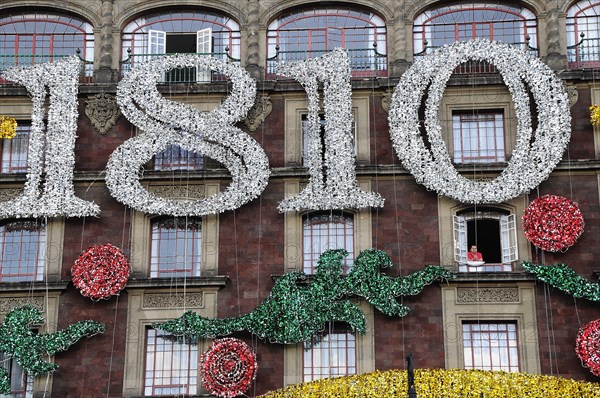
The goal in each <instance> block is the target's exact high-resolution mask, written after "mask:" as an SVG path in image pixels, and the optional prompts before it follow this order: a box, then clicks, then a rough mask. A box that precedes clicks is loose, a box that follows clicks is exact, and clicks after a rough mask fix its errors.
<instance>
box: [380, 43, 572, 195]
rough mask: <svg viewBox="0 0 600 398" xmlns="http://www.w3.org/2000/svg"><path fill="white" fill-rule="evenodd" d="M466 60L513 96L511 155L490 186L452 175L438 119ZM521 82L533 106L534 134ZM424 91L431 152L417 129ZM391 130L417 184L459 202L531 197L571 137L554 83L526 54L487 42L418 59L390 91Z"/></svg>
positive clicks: (561, 92) (565, 104)
mask: <svg viewBox="0 0 600 398" xmlns="http://www.w3.org/2000/svg"><path fill="white" fill-rule="evenodd" d="M469 60H474V61H488V62H489V63H491V64H492V65H494V66H495V67H496V68H497V69H498V71H499V72H500V74H501V75H502V77H503V79H504V82H505V84H506V85H507V86H508V89H509V91H510V93H511V95H512V99H513V102H514V107H515V112H516V115H517V119H518V126H517V142H516V145H515V148H514V150H513V152H512V157H511V159H510V161H509V162H508V166H507V167H506V168H505V169H504V170H503V171H502V173H501V174H500V176H498V177H497V178H495V179H494V180H493V181H490V182H480V181H473V180H469V179H467V178H465V177H463V176H461V175H460V174H459V173H458V171H457V170H456V168H455V167H454V166H453V165H452V162H451V159H450V155H449V153H448V149H447V147H446V144H445V142H444V140H443V139H442V134H441V126H440V125H439V121H438V109H439V106H440V101H441V99H442V95H443V93H444V89H445V88H446V83H447V81H448V79H449V78H450V75H451V74H452V72H453V70H454V69H455V68H456V67H457V66H458V65H460V64H461V63H464V62H467V61H469ZM523 82H525V83H526V84H527V86H528V87H529V89H530V90H531V93H532V94H533V98H534V100H535V102H536V105H537V112H538V127H537V130H536V131H535V134H532V127H531V115H530V111H529V99H528V96H527V92H526V90H525V85H524V84H523ZM426 91H427V94H428V98H427V101H426V108H425V128H426V130H427V137H428V140H429V143H430V144H431V145H430V148H431V151H429V150H427V148H426V147H425V143H424V142H423V138H422V137H421V133H420V131H419V118H418V111H419V107H420V105H421V101H422V98H423V95H424V94H425V92H426ZM389 124H390V135H391V139H392V142H393V144H394V149H395V150H396V154H397V155H398V157H399V158H400V160H401V161H402V164H403V165H404V167H406V169H407V170H408V171H410V172H411V173H412V174H413V175H414V176H415V178H416V181H417V182H418V183H421V184H423V185H425V186H426V187H427V188H428V189H432V190H435V191H436V192H438V194H440V195H445V196H449V197H451V198H453V199H456V200H457V201H459V202H462V203H499V202H505V201H507V200H510V199H512V198H514V197H517V196H519V195H522V194H524V193H527V192H529V190H531V189H533V188H535V187H536V186H538V185H539V184H540V183H541V182H542V181H544V180H545V179H546V178H548V176H549V175H550V173H551V172H552V170H553V169H554V167H555V166H556V164H557V163H558V162H559V161H560V160H561V158H562V155H563V152H564V150H565V148H566V146H567V144H568V142H569V139H570V136H571V114H570V108H569V101H568V97H567V93H566V90H565V88H564V86H563V84H562V82H561V81H560V79H558V78H557V77H556V76H555V75H554V73H553V72H552V70H550V68H548V67H547V66H546V65H544V64H543V63H542V62H541V61H540V60H539V59H537V58H535V57H533V56H531V55H529V54H528V53H527V52H526V51H524V50H520V49H517V48H515V47H512V46H511V45H508V44H502V43H496V42H490V41H489V40H486V39H474V40H471V41H469V42H459V43H454V44H452V45H449V46H444V47H442V48H441V49H439V50H437V51H435V52H434V53H431V54H427V55H425V56H423V57H419V59H418V60H417V61H416V62H415V63H414V64H413V66H412V67H411V68H410V69H409V70H408V71H407V72H406V73H404V75H403V76H402V78H401V80H400V83H399V84H398V86H397V87H396V89H395V91H394V95H393V97H392V104H391V107H390V114H389ZM532 136H533V138H534V141H533V142H531V139H532Z"/></svg>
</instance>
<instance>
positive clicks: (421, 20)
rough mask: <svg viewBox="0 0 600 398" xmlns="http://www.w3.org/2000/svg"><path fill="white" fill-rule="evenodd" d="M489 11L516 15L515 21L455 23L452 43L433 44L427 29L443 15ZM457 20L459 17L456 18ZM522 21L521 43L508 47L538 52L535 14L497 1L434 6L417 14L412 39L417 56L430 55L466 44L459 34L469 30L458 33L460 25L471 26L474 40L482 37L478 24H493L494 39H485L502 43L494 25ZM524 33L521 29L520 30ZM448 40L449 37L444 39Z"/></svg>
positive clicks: (448, 24) (446, 41)
mask: <svg viewBox="0 0 600 398" xmlns="http://www.w3.org/2000/svg"><path fill="white" fill-rule="evenodd" d="M486 10H490V11H494V12H496V13H498V12H501V13H503V14H504V15H513V16H515V19H513V20H508V21H496V22H490V21H489V20H488V19H486V18H483V19H481V20H475V21H471V22H468V21H462V22H454V23H453V24H454V25H455V26H454V29H453V32H454V34H453V36H454V37H453V38H454V40H453V41H448V40H444V42H443V43H434V42H433V35H432V33H431V30H428V29H427V27H428V26H429V27H433V26H436V25H434V24H430V22H431V21H433V20H434V19H436V18H440V17H444V16H448V15H452V14H456V15H458V14H460V13H462V12H472V11H486ZM454 19H455V20H456V18H454ZM519 21H520V22H521V23H522V26H521V28H522V33H521V35H520V40H521V41H520V42H516V43H509V44H522V45H524V46H525V45H526V46H527V48H531V49H537V47H538V43H537V30H538V23H537V18H536V16H535V14H534V13H533V12H532V11H531V10H529V9H528V8H527V7H524V6H521V7H516V6H513V5H510V4H500V3H494V2H485V1H482V2H478V3H455V4H448V5H443V6H440V7H432V8H429V9H428V10H425V11H423V12H421V13H420V14H418V15H417V16H416V17H415V19H414V20H413V29H412V36H413V53H414V54H415V55H420V54H423V53H429V52H431V51H432V50H433V49H435V48H437V47H441V46H442V45H444V44H451V43H453V42H456V41H466V40H464V39H463V40H458V39H461V37H460V32H461V31H463V32H466V31H468V29H465V30H457V28H456V25H461V26H469V25H470V26H471V29H470V30H471V37H469V38H468V39H472V38H475V37H482V36H479V35H478V34H477V32H478V29H477V25H490V29H489V32H491V34H490V36H491V37H487V36H483V37H487V38H488V39H490V40H496V41H503V40H502V39H498V38H497V37H495V36H494V24H500V23H506V22H508V23H511V24H512V23H517V22H519ZM451 25H452V24H451V23H449V22H448V23H445V24H440V25H437V26H451ZM507 30H510V31H514V29H512V27H511V29H507ZM519 30H521V29H519ZM527 37H529V41H528V42H527V41H526V40H527ZM444 38H446V37H444Z"/></svg>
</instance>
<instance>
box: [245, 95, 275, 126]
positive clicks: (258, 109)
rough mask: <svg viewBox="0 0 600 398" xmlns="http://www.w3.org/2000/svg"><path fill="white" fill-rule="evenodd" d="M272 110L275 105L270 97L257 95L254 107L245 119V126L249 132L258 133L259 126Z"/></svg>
mask: <svg viewBox="0 0 600 398" xmlns="http://www.w3.org/2000/svg"><path fill="white" fill-rule="evenodd" d="M272 109H273V104H272V103H271V98H270V97H269V96H268V95H257V96H256V101H255V102H254V105H252V108H250V110H249V111H248V113H247V115H246V118H245V119H244V124H245V125H246V127H248V130H250V131H256V129H257V128H258V126H260V124H261V123H262V122H264V121H265V119H266V118H267V116H269V114H270V113H271V110H272Z"/></svg>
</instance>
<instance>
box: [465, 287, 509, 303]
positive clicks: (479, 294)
mask: <svg viewBox="0 0 600 398" xmlns="http://www.w3.org/2000/svg"><path fill="white" fill-rule="evenodd" d="M456 302H457V303H518V302H519V288H516V287H485V288H476V287H459V288H457V289H456Z"/></svg>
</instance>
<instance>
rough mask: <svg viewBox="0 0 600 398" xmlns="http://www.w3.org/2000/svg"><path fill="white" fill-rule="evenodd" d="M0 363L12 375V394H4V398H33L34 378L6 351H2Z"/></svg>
mask: <svg viewBox="0 0 600 398" xmlns="http://www.w3.org/2000/svg"><path fill="white" fill-rule="evenodd" d="M0 363H1V364H2V366H3V367H4V368H5V369H6V370H7V372H8V375H9V377H10V394H5V395H2V398H33V378H32V377H31V376H29V375H28V374H27V373H25V372H24V371H23V368H22V367H21V365H19V364H18V363H17V361H16V360H15V359H14V358H9V357H7V356H6V355H5V354H4V353H0Z"/></svg>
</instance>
